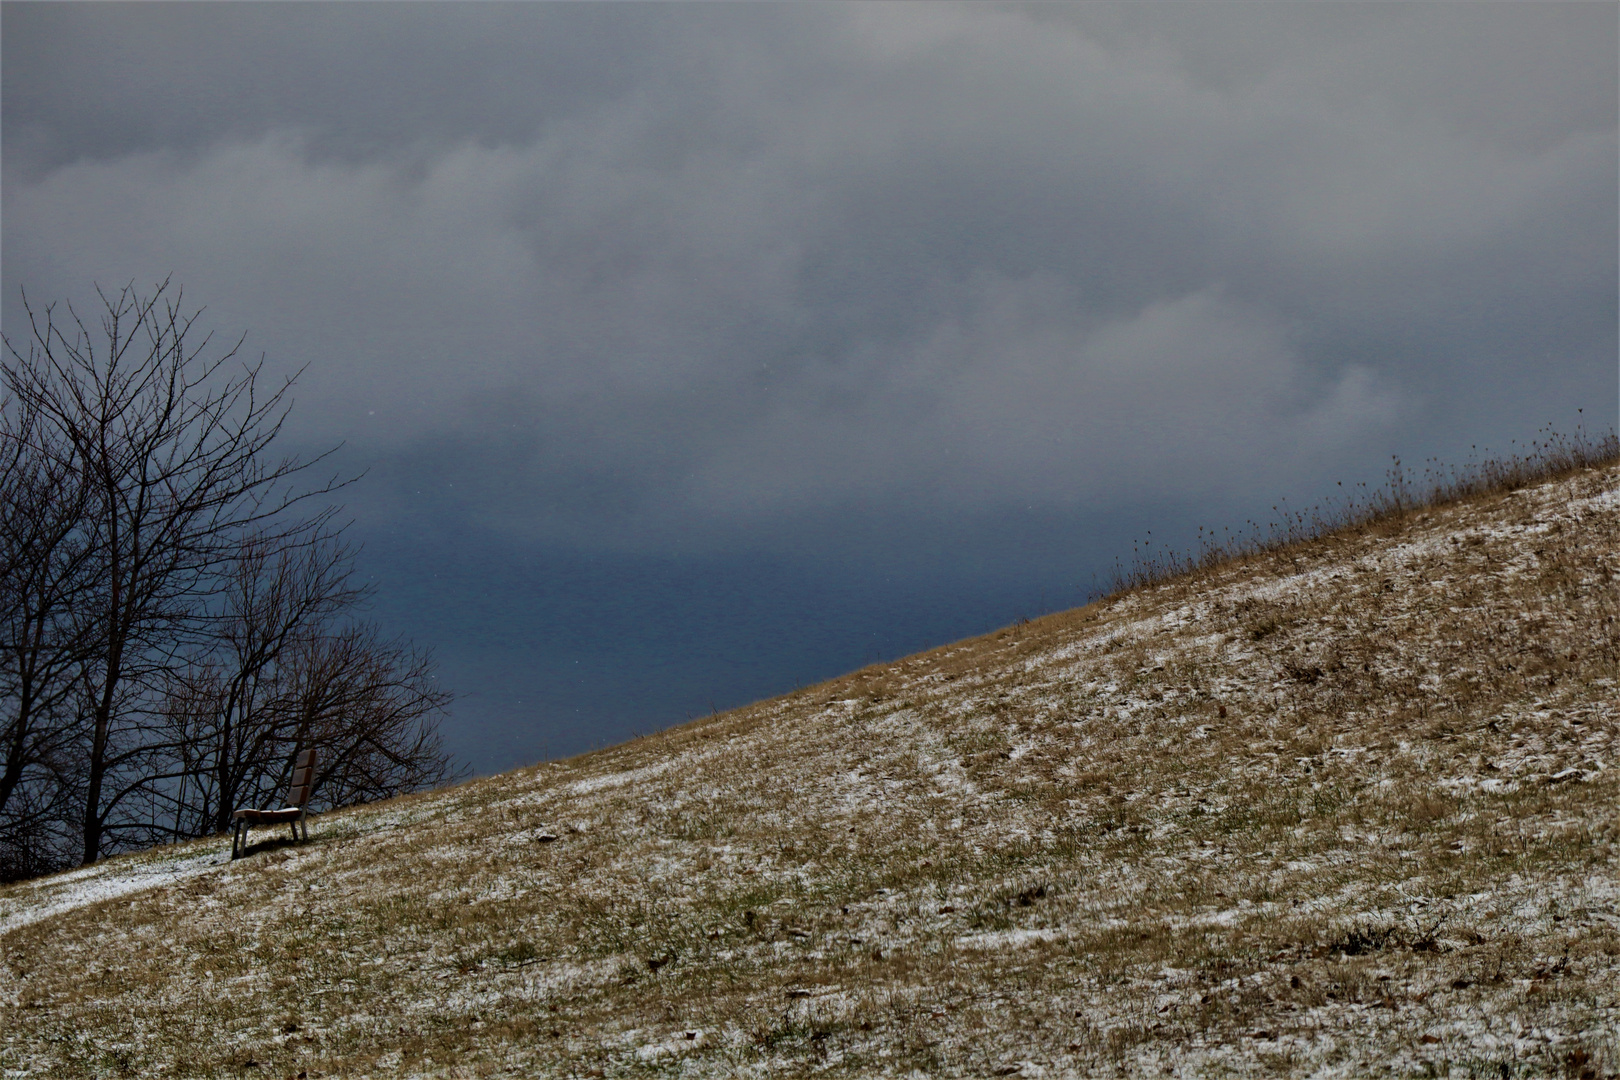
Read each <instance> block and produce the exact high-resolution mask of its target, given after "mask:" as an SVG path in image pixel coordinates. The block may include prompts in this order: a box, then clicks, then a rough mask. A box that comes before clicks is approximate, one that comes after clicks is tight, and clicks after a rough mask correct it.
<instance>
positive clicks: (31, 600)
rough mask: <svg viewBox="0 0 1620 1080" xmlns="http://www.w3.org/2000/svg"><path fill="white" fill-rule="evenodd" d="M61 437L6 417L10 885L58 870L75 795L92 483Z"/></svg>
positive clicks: (5, 725) (4, 647) (1, 415)
mask: <svg viewBox="0 0 1620 1080" xmlns="http://www.w3.org/2000/svg"><path fill="white" fill-rule="evenodd" d="M52 435H53V432H52V431H51V430H50V429H49V428H48V427H46V426H45V425H42V424H41V423H39V417H38V415H37V413H36V412H34V411H33V410H32V409H31V408H30V407H29V406H28V403H26V402H18V401H15V400H11V399H9V398H8V399H7V400H6V401H5V404H4V408H3V409H0V709H3V711H0V826H3V829H0V848H3V849H4V850H0V878H3V877H6V876H15V874H16V873H19V872H29V871H32V870H36V869H40V868H48V865H49V863H50V862H51V858H50V856H49V850H50V849H51V848H53V847H55V846H58V844H59V839H60V838H59V836H57V835H55V834H58V833H59V832H60V828H59V826H60V823H61V820H62V817H63V812H64V810H65V809H66V808H67V806H68V805H69V803H70V802H72V801H73V800H74V797H75V790H74V789H75V780H76V777H77V770H75V769H74V768H73V767H72V764H71V762H72V760H73V753H72V751H73V748H74V746H75V744H76V741H77V734H78V732H77V727H78V724H77V720H78V716H77V715H76V710H75V709H74V708H73V707H72V705H73V702H72V698H73V691H74V677H75V673H76V671H77V669H78V668H79V666H80V665H81V664H82V662H83V660H84V658H85V657H86V655H87V653H88V651H89V648H90V646H91V634H90V631H89V622H88V620H86V619H85V618H84V617H83V613H82V610H81V601H83V600H84V599H85V597H86V596H87V595H88V594H89V592H90V589H91V585H92V582H93V573H94V568H95V560H94V552H93V549H92V546H91V544H90V543H89V542H88V537H87V536H86V534H85V530H84V516H85V515H84V512H85V507H86V504H87V498H88V492H87V488H86V485H85V483H84V476H83V474H82V473H81V472H78V471H76V470H75V469H74V468H73V467H72V462H71V456H70V455H64V454H62V453H60V452H59V447H56V446H53V445H51V442H50V440H51V438H52Z"/></svg>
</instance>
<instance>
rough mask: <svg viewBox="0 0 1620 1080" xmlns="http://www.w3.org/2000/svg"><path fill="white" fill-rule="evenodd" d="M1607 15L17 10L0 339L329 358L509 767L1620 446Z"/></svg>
mask: <svg viewBox="0 0 1620 1080" xmlns="http://www.w3.org/2000/svg"><path fill="white" fill-rule="evenodd" d="M1617 24H1620V8H1616V7H1615V5H1613V4H1605V3H1581V4H1575V3H1546V4H1452V3H1432V4H1431V3H1410V4H1380V3H1371V4H1369V3H1349V4H1338V3H1318V4H1304V3H1280V4H1264V3H1244V2H1235V3H1223V4H1202V5H1192V4H1163V3H1155V4H1149V3H1127V4H1108V3H1088V4H1084V5H1063V4H1031V5H1023V4H1007V5H994V4H973V5H966V6H957V5H953V4H948V3H937V4H928V5H921V4H881V3H839V4H810V3H782V4H769V5H767V4H757V5H756V4H708V3H662V4H639V3H613V4H585V3H576V4H552V3H476V4H460V3H410V4H396V3H389V2H374V3H348V4H329V3H321V2H314V3H304V4H280V3H255V2H249V3H232V4H223V3H220V4H216V3H183V4H164V3H141V4H66V3H10V2H8V3H5V4H4V5H3V7H0V50H3V57H0V81H3V88H0V113H3V116H0V141H3V145H0V185H3V186H0V325H3V327H4V329H5V332H6V333H7V335H8V336H10V337H12V338H13V339H14V340H15V339H16V338H17V337H18V336H19V334H18V327H19V326H22V327H25V326H26V323H24V322H22V314H21V313H22V308H21V301H20V297H21V292H22V290H23V289H26V290H27V293H28V295H29V296H30V297H31V298H33V299H35V300H37V301H41V302H43V301H48V300H72V301H74V302H76V303H77V304H79V305H81V306H83V305H84V304H85V301H86V300H87V298H93V296H94V288H95V285H96V284H97V283H99V284H101V285H103V286H112V287H115V288H116V287H118V286H120V285H123V284H126V283H130V282H134V283H135V284H137V285H138V286H141V287H143V288H149V287H150V286H151V285H152V284H153V283H155V282H157V281H160V280H162V279H165V278H172V280H173V281H174V282H176V283H179V284H183V286H184V290H185V297H186V300H187V302H188V304H192V305H195V306H199V307H204V308H205V309H206V310H205V316H204V320H203V321H204V324H206V325H208V326H211V327H217V328H218V329H219V330H220V332H221V333H223V334H227V335H229V336H231V337H234V336H235V335H237V334H240V333H242V332H244V331H245V332H246V333H247V334H248V338H247V350H248V352H249V354H251V355H252V356H259V355H261V354H262V356H263V357H264V361H265V369H266V371H267V372H271V373H278V374H282V373H291V372H294V371H298V370H300V369H302V374H301V375H300V376H299V380H298V382H297V385H296V403H295V407H294V410H293V414H292V417H291V419H290V421H289V424H288V426H287V428H286V429H285V431H284V434H283V444H284V446H285V447H286V448H288V449H292V450H296V451H298V452H301V453H304V454H306V455H308V454H314V453H318V452H320V451H321V450H323V449H325V448H328V447H331V446H333V445H336V444H340V443H341V450H339V451H338V453H337V455H336V458H335V461H336V463H337V464H338V465H339V466H341V468H343V469H344V470H346V471H347V472H349V473H353V474H361V473H363V477H362V478H361V479H360V480H359V481H358V482H357V483H355V484H353V485H351V486H350V487H349V488H348V489H346V490H345V492H344V503H345V513H346V515H347V516H348V517H349V518H351V519H352V521H353V524H352V525H351V526H350V535H351V536H352V537H353V538H354V539H356V540H357V541H359V542H360V543H361V544H362V545H363V550H362V553H361V556H360V559H359V564H358V565H359V573H360V574H361V575H362V576H363V577H365V578H367V579H368V580H370V581H371V582H372V583H373V584H375V586H376V588H377V593H376V598H375V600H374V602H373V605H372V609H371V610H370V612H369V617H371V618H374V619H376V620H377V621H378V622H379V623H380V624H382V626H383V627H384V628H385V629H386V630H388V631H389V632H390V633H395V634H402V635H405V636H408V637H409V638H411V639H412V640H413V641H415V642H416V643H418V644H419V645H423V646H427V647H430V648H432V649H433V650H434V652H435V654H436V656H437V657H438V659H439V666H440V676H441V679H442V681H443V682H444V683H445V684H446V685H447V686H448V687H449V688H450V689H451V690H452V691H454V692H455V693H456V694H457V695H458V696H457V700H456V703H455V705H454V706H453V707H452V711H451V714H450V716H449V718H448V719H447V721H446V726H445V732H446V736H447V741H448V743H449V745H450V746H451V747H452V748H453V749H454V750H455V752H456V753H457V754H458V755H459V756H460V757H461V759H462V760H463V761H465V762H467V763H468V764H470V765H471V766H472V767H473V768H475V769H476V770H477V771H479V772H490V771H494V770H499V769H504V768H508V767H511V766H514V765H518V764H524V763H527V762H532V761H537V760H541V759H543V758H548V757H555V756H561V755H566V754H572V753H577V752H580V751H583V750H586V749H589V748H591V747H594V746H600V745H605V744H609V743H613V742H617V741H620V740H622V739H624V738H627V737H630V736H632V735H635V734H638V733H642V732H647V731H652V730H656V729H659V728H662V727H666V726H669V725H671V724H674V723H679V722H682V721H684V720H686V719H688V718H690V717H694V716H698V715H703V714H706V713H708V712H710V711H712V710H716V709H725V708H728V707H731V706H735V705H739V704H743V703H746V702H748V701H752V700H756V699H758V698H761V697H765V696H769V695H772V694H776V693H782V692H785V691H789V690H792V689H794V688H795V687H796V686H798V685H804V684H809V683H813V682H816V681H818V680H820V679H823V678H827V677H830V676H833V675H836V674H839V673H842V672H844V671H847V670H850V669H853V668H855V667H858V666H861V665H863V664H866V663H871V662H874V661H878V660H886V659H891V658H894V657H897V656H901V655H904V654H906V653H908V652H912V651H916V650H918V649H922V648H926V647H929V646H932V645H937V644H941V643H944V642H947V641H951V640H954V639H957V638H960V637H963V636H966V635H969V634H975V633H981V632H984V631H987V630H990V629H993V628H995V627H997V626H1000V625H1004V624H1006V623H1008V622H1011V621H1014V620H1017V619H1020V618H1027V617H1031V616H1034V615H1038V614H1041V613H1043V612H1046V611H1053V610H1061V609H1063V608H1067V607H1072V606H1075V605H1078V604H1080V603H1083V602H1084V601H1085V600H1086V599H1088V597H1090V596H1091V595H1093V594H1094V592H1095V591H1096V590H1097V589H1099V588H1101V587H1105V586H1106V585H1107V583H1108V581H1109V580H1110V576H1111V574H1112V572H1113V571H1114V569H1115V568H1116V567H1117V566H1118V565H1119V564H1120V562H1121V561H1122V560H1123V561H1124V562H1126V563H1128V562H1129V560H1130V559H1131V552H1132V545H1133V542H1144V541H1146V540H1147V538H1148V537H1149V534H1150V533H1151V535H1152V538H1153V542H1155V543H1168V544H1170V545H1184V544H1190V543H1191V542H1192V541H1193V539H1194V538H1195V536H1196V530H1197V528H1198V527H1200V526H1205V527H1210V528H1214V529H1217V530H1219V529H1222V528H1234V529H1237V528H1242V527H1243V524H1244V522H1246V521H1248V520H1250V519H1251V518H1253V519H1257V520H1264V519H1265V518H1267V517H1268V516H1270V515H1271V513H1272V509H1271V508H1272V507H1273V506H1277V505H1281V501H1282V500H1287V504H1288V505H1290V506H1296V507H1299V506H1307V505H1310V504H1311V503H1312V502H1314V501H1315V500H1318V499H1321V498H1324V497H1327V496H1329V495H1331V494H1332V493H1334V492H1336V491H1337V490H1338V489H1337V487H1336V484H1337V482H1339V481H1344V482H1345V483H1347V484H1348V483H1354V482H1361V481H1368V482H1374V483H1376V482H1378V481H1380V480H1381V479H1382V478H1383V476H1384V473H1385V470H1386V469H1387V468H1388V466H1389V464H1390V461H1391V458H1392V456H1395V455H1399V456H1401V457H1402V458H1403V460H1405V461H1407V462H1421V461H1423V460H1425V459H1428V458H1431V457H1433V458H1437V459H1439V460H1441V461H1446V462H1457V461H1463V460H1466V459H1467V458H1468V457H1469V455H1470V454H1471V453H1475V452H1477V451H1476V449H1475V448H1479V449H1481V450H1506V449H1510V448H1511V447H1512V446H1513V445H1516V444H1522V443H1523V442H1524V441H1525V440H1526V439H1529V438H1533V437H1534V436H1535V434H1536V432H1537V431H1538V430H1540V429H1542V428H1543V427H1544V426H1545V425H1548V424H1552V425H1554V426H1555V427H1557V428H1558V429H1560V430H1563V431H1570V430H1572V429H1573V428H1574V427H1575V425H1576V424H1577V423H1584V424H1585V425H1586V427H1588V428H1589V429H1592V430H1596V431H1605V430H1607V429H1608V428H1610V427H1613V426H1614V425H1615V424H1616V420H1617V411H1620V358H1617V357H1620V352H1617V346H1620V343H1617V329H1616V327H1617V319H1620V305H1617V300H1616V297H1617V292H1620V272H1617V235H1620V223H1617V220H1616V219H1617V205H1620V175H1617V174H1620V166H1617V161H1620V146H1617V140H1616V129H1617V104H1616V103H1617V101H1620V78H1617V68H1620V61H1617V56H1620V35H1617ZM1577 410H1580V411H1579V412H1577Z"/></svg>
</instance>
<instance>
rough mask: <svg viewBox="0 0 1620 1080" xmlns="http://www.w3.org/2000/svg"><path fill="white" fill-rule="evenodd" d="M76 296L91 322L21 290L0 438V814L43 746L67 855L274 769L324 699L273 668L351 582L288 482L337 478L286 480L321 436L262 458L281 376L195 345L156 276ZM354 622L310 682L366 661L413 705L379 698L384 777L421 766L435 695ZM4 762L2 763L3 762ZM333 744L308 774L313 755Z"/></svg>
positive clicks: (278, 425)
mask: <svg viewBox="0 0 1620 1080" xmlns="http://www.w3.org/2000/svg"><path fill="white" fill-rule="evenodd" d="M97 296H99V298H100V308H102V311H100V313H99V314H100V317H99V325H97V327H96V330H92V329H91V327H87V325H86V324H84V321H83V319H79V316H78V314H76V313H75V311H73V308H71V306H68V308H66V316H65V317H58V316H57V309H55V306H47V308H45V309H44V311H39V313H36V311H34V309H32V308H28V304H26V296H24V306H26V309H28V316H29V330H31V340H29V342H28V348H26V351H23V350H19V348H16V347H13V343H11V340H5V348H6V355H8V356H6V366H5V381H3V389H5V395H6V397H5V421H6V423H5V432H3V434H5V444H3V447H0V452H3V457H0V470H3V473H0V481H3V484H5V487H3V495H5V504H3V508H0V510H3V513H5V520H3V521H0V529H3V533H0V570H3V573H5V578H3V588H5V594H3V596H0V601H3V604H5V610H3V612H0V615H3V619H5V625H3V631H5V641H3V643H0V646H3V653H5V667H3V677H5V680H6V682H5V687H3V690H5V695H6V712H5V714H3V716H5V722H6V727H5V732H3V735H5V753H6V763H5V769H6V771H5V772H3V774H0V785H5V787H0V813H5V814H6V818H5V819H10V818H11V811H10V810H6V801H5V800H6V798H11V800H15V798H16V792H18V790H23V789H24V787H26V784H24V782H23V779H21V777H23V776H24V774H26V771H28V769H29V767H31V766H40V763H47V761H57V763H58V769H60V772H62V784H60V785H58V787H62V790H71V793H73V798H75V800H76V801H78V805H79V813H78V834H79V840H81V845H79V850H81V858H83V861H86V863H89V861H94V860H96V858H99V857H100V853H102V852H104V850H107V845H109V844H112V845H113V847H128V845H133V844H138V842H151V840H154V839H157V837H159V836H164V834H167V836H178V834H194V832H198V831H203V829H220V827H224V826H225V824H227V823H228V818H230V811H232V810H233V803H235V801H237V798H238V797H240V795H243V793H245V792H248V790H253V789H258V787H259V785H261V779H262V777H264V776H266V774H267V772H275V771H279V769H280V764H279V756H280V753H282V751H287V753H288V758H290V750H288V738H292V740H296V738H313V737H314V735H313V727H311V721H313V717H314V716H316V714H319V716H322V717H326V719H330V717H327V714H326V712H321V709H314V712H311V708H308V706H305V704H300V703H298V693H296V687H300V685H308V687H313V685H314V682H311V680H309V677H308V672H309V670H313V669H311V659H309V657H316V656H337V654H339V653H342V649H340V651H339V653H332V649H330V646H329V644H322V643H330V641H343V640H347V638H345V635H353V633H358V631H345V630H340V628H334V625H335V623H334V619H335V617H339V615H340V614H342V612H343V610H347V609H348V607H352V606H353V602H355V601H356V599H358V596H360V591H356V589H355V588H352V586H350V585H348V551H347V549H345V547H343V546H342V542H340V541H339V538H337V534H335V533H337V531H335V529H334V528H332V515H334V513H335V508H334V507H330V505H324V507H322V505H321V504H319V502H309V500H311V499H316V497H321V495H327V494H330V492H332V491H335V489H337V487H340V486H342V484H339V483H337V481H327V483H324V484H311V486H301V483H303V476H305V474H306V470H309V466H311V465H314V463H316V461H319V460H321V458H316V460H314V461H308V463H306V461H300V460H298V458H292V457H282V458H272V457H271V450H272V444H274V442H275V439H277V436H279V432H280V429H282V423H283V421H285V416H287V408H288V397H287V395H288V389H290V387H292V384H293V381H292V379H287V381H282V382H280V384H277V385H272V387H269V389H266V387H264V385H262V382H261V364H259V363H249V364H238V363H235V359H237V355H238V350H240V347H241V340H237V342H235V343H232V345H228V347H225V348H214V347H212V340H211V338H209V337H207V335H199V332H198V330H196V322H198V317H199V314H201V313H186V311H185V309H183V306H181V295H180V291H178V290H177V291H173V293H170V291H168V283H167V282H164V283H160V285H159V287H157V288H156V290H154V291H152V293H151V295H146V296H143V295H139V293H136V291H134V290H133V288H125V290H122V291H118V293H117V295H109V293H102V291H100V290H97ZM199 337H201V340H198V338H199ZM261 363H262V361H261ZM322 457H324V455H322ZM306 507H311V510H308V512H306ZM360 636H361V638H363V640H364V641H368V643H369V646H371V648H373V651H374V654H373V656H371V657H369V661H366V659H363V657H361V653H363V649H358V648H356V649H352V651H350V653H342V654H343V656H345V657H348V659H345V662H347V664H348V667H343V669H342V670H343V675H342V677H339V678H337V680H335V683H334V685H339V683H342V685H347V687H352V688H353V687H360V685H366V678H364V677H361V675H360V674H358V672H363V670H364V672H371V682H373V683H374V690H373V696H374V698H376V699H379V701H381V699H389V701H394V703H395V704H400V706H402V708H405V706H407V703H415V704H410V706H408V708H415V709H416V711H415V714H411V717H413V722H418V725H420V724H426V727H420V730H418V735H421V737H420V738H418V737H416V735H411V737H410V738H405V742H402V738H403V735H400V732H405V730H407V729H410V722H403V712H402V714H400V716H399V717H397V719H399V721H400V722H395V725H394V729H390V730H392V732H394V735H387V737H382V738H381V742H377V745H379V746H384V748H386V750H374V751H373V753H382V755H384V756H389V755H392V756H395V758H397V759H399V763H411V764H395V772H394V777H395V780H397V779H399V777H402V776H403V777H410V779H408V780H407V782H416V780H421V779H424V777H442V776H445V774H447V763H445V759H444V756H442V753H439V756H437V758H436V763H434V761H418V758H415V756H413V755H418V756H420V755H423V753H429V751H436V743H434V742H433V740H434V735H433V727H434V724H436V719H433V714H436V712H437V709H439V708H441V706H442V704H444V701H442V698H439V696H434V693H415V696H411V693H407V691H403V690H402V687H415V682H413V678H416V677H418V675H421V672H418V670H416V669H411V667H408V665H407V669H403V670H395V669H397V667H399V664H400V657H402V656H403V653H400V651H399V649H397V648H395V646H392V644H384V643H379V641H377V640H376V636H374V635H371V636H369V638H366V636H364V633H361V635H360ZM356 640H358V638H356ZM322 649H327V653H322ZM368 664H369V667H368ZM423 670H424V669H423ZM421 677H429V678H431V672H428V674H426V675H421ZM300 678H303V683H300ZM345 680H347V682H345ZM390 680H392V682H390ZM316 682H319V680H316ZM381 687H390V690H379V688H381ZM389 695H394V696H392V698H390V696H389ZM350 699H352V701H355V703H360V701H363V699H364V695H363V693H360V691H358V690H355V691H352V695H350ZM408 708H407V711H408ZM366 709H371V712H379V709H381V712H387V711H389V709H387V708H384V706H377V704H376V701H373V703H371V704H368V706H366ZM361 711H363V712H364V709H361ZM356 716H358V714H356ZM368 716H369V714H368ZM47 719H49V722H44V721H47ZM353 722H356V721H353V719H350V717H339V725H342V724H353ZM371 722H373V721H371V719H368V721H364V724H371ZM300 724H303V727H301V729H300V727H298V725H300ZM364 724H361V727H363V725H364ZM413 730H416V729H413ZM45 735H50V738H44V737H45ZM322 737H324V738H326V737H329V733H327V735H322ZM390 738H392V742H390ZM413 738H415V742H411V740H413ZM52 740H55V742H52ZM374 742H376V740H374ZM57 743H62V745H57ZM335 745H337V743H334V746H335ZM368 745H369V743H368ZM343 759H347V761H353V763H360V761H361V759H363V756H356V755H355V753H348V755H347V758H343ZM13 761H16V763H19V764H18V766H16V769H21V771H19V772H18V776H16V779H10V780H8V777H11V774H13V771H15V767H13ZM337 761H339V758H327V759H326V767H324V769H322V774H326V776H329V777H335V776H337V774H339V772H335V771H334V769H335V767H337ZM356 767H363V771H364V772H366V776H368V777H371V776H373V772H377V771H376V769H373V766H371V764H364V766H356ZM329 782H330V780H329ZM387 787H389V784H387V782H384V784H381V787H379V784H377V782H374V780H373V779H366V780H363V782H355V784H352V782H348V780H343V784H339V785H335V787H334V789H332V790H334V792H335V790H339V789H343V790H355V792H361V790H366V792H369V790H382V789H387ZM394 790H402V789H399V785H397V784H394ZM390 793H392V792H390ZM32 801H34V803H37V801H39V800H37V798H36V800H32ZM58 801H60V800H58ZM159 810H162V813H164V821H159Z"/></svg>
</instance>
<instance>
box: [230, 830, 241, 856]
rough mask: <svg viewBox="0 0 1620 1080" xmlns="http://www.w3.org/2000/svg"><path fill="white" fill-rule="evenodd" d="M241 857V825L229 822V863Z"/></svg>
mask: <svg viewBox="0 0 1620 1080" xmlns="http://www.w3.org/2000/svg"><path fill="white" fill-rule="evenodd" d="M241 857H242V823H241V822H240V821H233V822H231V861H232V862H235V861H236V860H237V859H240V858H241Z"/></svg>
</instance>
